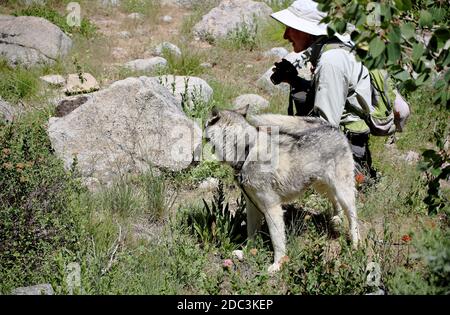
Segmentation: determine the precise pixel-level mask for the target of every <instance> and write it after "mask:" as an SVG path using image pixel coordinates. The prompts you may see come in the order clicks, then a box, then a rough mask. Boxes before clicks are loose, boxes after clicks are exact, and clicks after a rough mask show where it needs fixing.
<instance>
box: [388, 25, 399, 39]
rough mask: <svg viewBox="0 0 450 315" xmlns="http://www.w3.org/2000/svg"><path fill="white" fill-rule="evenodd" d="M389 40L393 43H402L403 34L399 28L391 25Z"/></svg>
mask: <svg viewBox="0 0 450 315" xmlns="http://www.w3.org/2000/svg"><path fill="white" fill-rule="evenodd" d="M388 39H389V41H390V42H391V43H400V40H401V39H402V33H401V31H400V28H399V27H398V26H396V25H391V26H390V27H389V33H388Z"/></svg>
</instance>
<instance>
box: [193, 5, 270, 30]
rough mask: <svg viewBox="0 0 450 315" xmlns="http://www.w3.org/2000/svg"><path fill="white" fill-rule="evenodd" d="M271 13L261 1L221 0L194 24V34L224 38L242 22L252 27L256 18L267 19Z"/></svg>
mask: <svg viewBox="0 0 450 315" xmlns="http://www.w3.org/2000/svg"><path fill="white" fill-rule="evenodd" d="M271 13H272V9H271V8H270V7H269V6H268V5H267V4H265V3H263V2H255V1H251V0H223V1H222V2H221V3H220V4H219V6H217V7H215V8H213V9H212V10H211V11H210V12H209V13H207V14H206V15H204V16H203V17H202V19H201V21H200V22H198V23H197V24H196V25H195V26H194V34H195V35H196V36H199V37H200V38H203V39H207V38H208V39H210V38H212V39H219V38H224V37H226V36H227V35H228V34H229V33H230V32H231V31H233V30H235V29H236V28H239V27H240V26H242V25H243V24H245V25H246V26H247V27H249V28H250V29H252V28H253V26H254V25H255V23H256V22H257V21H256V20H257V19H268V18H269V17H270V14H271Z"/></svg>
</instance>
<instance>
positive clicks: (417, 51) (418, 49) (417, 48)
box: [412, 43, 425, 61]
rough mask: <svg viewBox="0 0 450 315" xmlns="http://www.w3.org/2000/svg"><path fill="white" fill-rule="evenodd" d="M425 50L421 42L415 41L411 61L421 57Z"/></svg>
mask: <svg viewBox="0 0 450 315" xmlns="http://www.w3.org/2000/svg"><path fill="white" fill-rule="evenodd" d="M424 52H425V47H424V46H423V44H422V43H416V44H414V45H413V54H412V59H413V61H417V60H419V59H420V57H422V55H423V53H424Z"/></svg>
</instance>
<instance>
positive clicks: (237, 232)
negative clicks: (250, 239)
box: [187, 182, 247, 248]
mask: <svg viewBox="0 0 450 315" xmlns="http://www.w3.org/2000/svg"><path fill="white" fill-rule="evenodd" d="M202 200H203V208H200V209H198V210H197V211H193V212H190V213H188V217H187V226H190V227H191V228H192V233H193V234H194V235H195V236H197V237H198V239H199V240H200V241H201V242H202V243H203V244H212V245H216V246H224V247H227V248H228V247H232V243H234V244H239V243H242V242H243V241H244V240H245V239H246V234H247V233H246V230H245V226H244V225H243V222H244V221H245V220H246V215H245V211H244V210H245V201H244V198H243V196H241V198H240V199H239V200H237V201H236V203H237V209H236V211H235V213H234V214H232V213H231V212H230V211H229V203H226V204H225V192H224V189H223V183H222V182H219V187H218V188H217V190H216V193H215V195H214V199H213V201H212V202H211V205H209V204H208V203H207V202H206V201H205V200H204V199H202Z"/></svg>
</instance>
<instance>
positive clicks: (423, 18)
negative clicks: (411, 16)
mask: <svg viewBox="0 0 450 315" xmlns="http://www.w3.org/2000/svg"><path fill="white" fill-rule="evenodd" d="M419 25H420V26H421V27H432V26H433V16H432V15H431V13H430V12H428V11H426V10H421V11H420V19H419Z"/></svg>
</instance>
